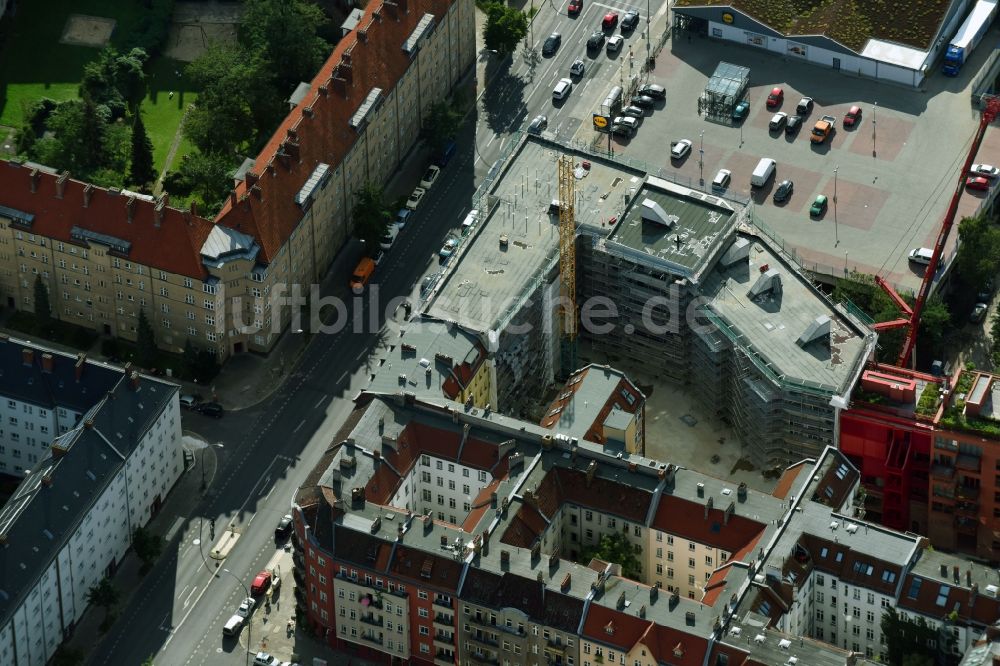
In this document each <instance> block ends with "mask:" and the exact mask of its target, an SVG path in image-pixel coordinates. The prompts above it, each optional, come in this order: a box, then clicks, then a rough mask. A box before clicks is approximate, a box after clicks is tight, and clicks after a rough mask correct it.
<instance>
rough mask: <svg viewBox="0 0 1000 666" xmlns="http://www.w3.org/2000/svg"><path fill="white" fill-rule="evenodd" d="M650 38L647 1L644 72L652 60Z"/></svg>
mask: <svg viewBox="0 0 1000 666" xmlns="http://www.w3.org/2000/svg"><path fill="white" fill-rule="evenodd" d="M652 38H653V36H652V35H651V34H650V31H649V0H646V71H647V72H648V71H649V67H650V60H652V58H653V56H652V53H651V52H650V49H651V48H652V47H651V46H650V42H651V41H653V39H652ZM648 80H649V79H647V81H648Z"/></svg>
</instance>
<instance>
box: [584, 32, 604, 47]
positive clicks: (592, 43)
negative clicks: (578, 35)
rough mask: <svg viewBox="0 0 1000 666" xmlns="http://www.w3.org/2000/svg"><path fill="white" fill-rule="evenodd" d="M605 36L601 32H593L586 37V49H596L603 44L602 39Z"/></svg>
mask: <svg viewBox="0 0 1000 666" xmlns="http://www.w3.org/2000/svg"><path fill="white" fill-rule="evenodd" d="M605 39H606V37H605V36H604V33H603V32H595V33H594V34H592V35H591V36H590V37H588V38H587V50H588V51H596V50H597V49H599V48H601V47H602V46H604V40H605Z"/></svg>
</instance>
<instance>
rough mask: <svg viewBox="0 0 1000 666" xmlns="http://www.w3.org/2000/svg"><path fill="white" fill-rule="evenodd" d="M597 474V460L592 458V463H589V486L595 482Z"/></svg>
mask: <svg viewBox="0 0 1000 666" xmlns="http://www.w3.org/2000/svg"><path fill="white" fill-rule="evenodd" d="M595 474H597V461H596V460H591V461H590V464H589V465H587V487H588V488H589V487H590V484H591V483H593V482H594V475H595Z"/></svg>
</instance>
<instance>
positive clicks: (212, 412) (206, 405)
mask: <svg viewBox="0 0 1000 666" xmlns="http://www.w3.org/2000/svg"><path fill="white" fill-rule="evenodd" d="M197 409H198V411H199V412H200V413H202V414H204V415H205V416H211V417H212V418H213V419H221V418H222V415H223V414H224V413H225V412H224V411H223V409H222V405H220V404H219V403H217V402H203V403H201V404H200V405H198V407H197Z"/></svg>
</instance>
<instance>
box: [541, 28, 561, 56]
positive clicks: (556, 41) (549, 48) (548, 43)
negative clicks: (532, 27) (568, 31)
mask: <svg viewBox="0 0 1000 666" xmlns="http://www.w3.org/2000/svg"><path fill="white" fill-rule="evenodd" d="M560 44H562V35H561V34H559V33H558V32H553V33H552V34H551V35H549V36H548V37H547V38H546V39H545V42H544V43H543V44H542V55H543V56H550V55H554V54H555V52H556V51H557V50H558V49H559V45H560Z"/></svg>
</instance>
